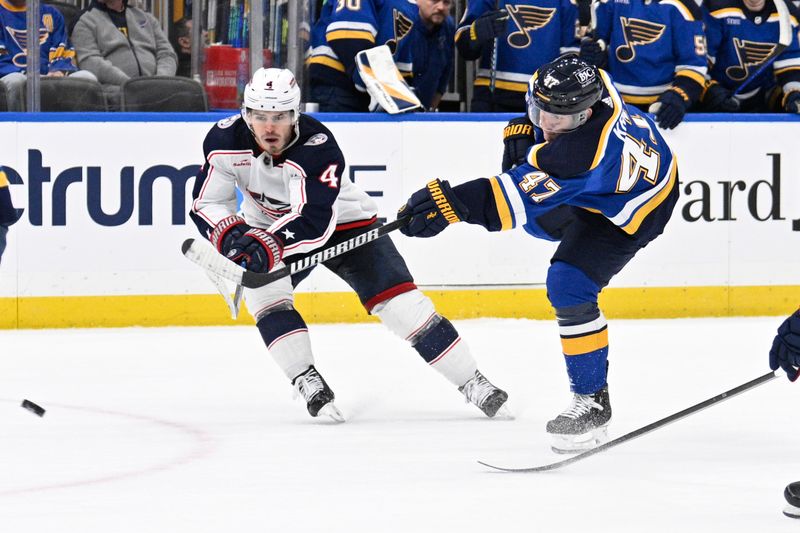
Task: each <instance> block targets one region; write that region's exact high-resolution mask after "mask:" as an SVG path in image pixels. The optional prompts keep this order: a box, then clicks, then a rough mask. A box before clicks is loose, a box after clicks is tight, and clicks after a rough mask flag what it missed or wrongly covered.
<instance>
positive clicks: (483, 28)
mask: <svg viewBox="0 0 800 533" xmlns="http://www.w3.org/2000/svg"><path fill="white" fill-rule="evenodd" d="M507 22H508V11H506V10H505V9H499V10H497V11H489V12H488V13H484V14H483V15H481V16H480V17H478V18H477V19H475V22H473V23H472V24H471V25H470V27H469V39H470V41H472V42H473V43H483V42H486V41H490V40H492V39H494V38H495V37H499V36H501V35H503V34H504V33H505V32H506V23H507Z"/></svg>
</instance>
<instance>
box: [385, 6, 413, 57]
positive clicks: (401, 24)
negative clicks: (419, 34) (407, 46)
mask: <svg viewBox="0 0 800 533" xmlns="http://www.w3.org/2000/svg"><path fill="white" fill-rule="evenodd" d="M392 23H393V25H394V38H393V39H389V40H388V41H386V45H387V46H388V47H389V48H390V49H391V51H392V53H394V52H395V50H397V45H398V43H399V42H400V41H402V40H403V39H404V38H405V37H406V36H407V35H408V34H409V33H411V28H413V27H414V21H412V20H411V19H410V18H408V17H407V16H405V15H404V14H403V13H402V12H401V11H398V10H397V9H392Z"/></svg>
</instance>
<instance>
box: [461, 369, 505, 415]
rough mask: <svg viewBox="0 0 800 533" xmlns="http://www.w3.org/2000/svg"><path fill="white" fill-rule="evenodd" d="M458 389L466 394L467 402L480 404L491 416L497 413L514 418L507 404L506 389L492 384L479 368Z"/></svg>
mask: <svg viewBox="0 0 800 533" xmlns="http://www.w3.org/2000/svg"><path fill="white" fill-rule="evenodd" d="M458 391H459V392H460V393H461V394H463V395H464V398H465V399H466V403H471V404H474V405H476V406H478V409H480V410H481V411H483V412H484V413H485V414H486V416H488V417H489V418H492V417H494V416H495V415H497V414H499V415H500V417H501V418H514V417H513V416H512V415H511V411H509V410H508V406H507V405H505V403H506V400H508V394H507V393H506V391H504V390H502V389H498V388H497V387H495V386H494V385H492V384H491V383H490V382H489V380H488V379H486V378H485V377H484V376H483V374H481V373H480V372H479V371H478V370H476V371H475V375H474V376H472V378H471V379H470V380H469V381H467V382H466V383H464V384H463V385H462V386H460V387H459V388H458Z"/></svg>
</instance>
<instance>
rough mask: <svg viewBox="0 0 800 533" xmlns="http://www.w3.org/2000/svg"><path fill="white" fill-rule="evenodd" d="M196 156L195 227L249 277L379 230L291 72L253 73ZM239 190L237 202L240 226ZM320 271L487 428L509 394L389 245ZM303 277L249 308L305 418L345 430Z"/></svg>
mask: <svg viewBox="0 0 800 533" xmlns="http://www.w3.org/2000/svg"><path fill="white" fill-rule="evenodd" d="M203 151H204V153H205V156H206V161H205V164H204V165H203V166H202V168H201V170H200V173H199V174H198V176H197V179H196V182H195V185H194V191H193V197H194V202H193V203H192V210H191V212H190V215H191V218H192V220H193V221H194V222H195V224H197V227H198V229H199V230H200V232H201V233H202V234H203V235H204V236H206V237H207V238H208V239H209V240H210V241H211V243H212V244H213V245H214V246H215V247H216V248H217V250H218V251H219V252H220V253H221V254H223V255H225V256H226V257H228V258H229V259H231V260H232V261H233V262H235V263H236V264H241V263H244V264H245V267H246V268H247V269H248V270H251V271H253V272H268V271H270V270H272V269H274V268H279V267H281V266H282V265H283V259H285V258H289V259H291V260H293V261H294V260H300V259H302V258H303V257H305V256H306V255H308V254H311V253H313V252H314V251H315V250H318V249H320V248H321V247H323V246H324V245H325V246H333V245H336V244H338V243H340V242H343V241H345V240H347V239H349V238H351V237H353V236H355V235H358V234H360V233H362V232H364V231H367V230H369V229H371V228H376V227H379V226H380V224H379V223H378V222H377V220H376V214H377V207H376V205H375V203H374V201H373V200H372V199H371V198H370V197H369V196H368V195H367V194H366V193H365V192H364V191H362V190H360V189H358V188H357V187H356V186H355V185H354V184H353V182H352V181H351V180H350V179H349V178H347V177H346V174H345V173H344V169H345V160H344V155H343V154H342V152H341V150H340V149H339V145H338V144H337V142H336V139H335V138H334V136H333V134H332V133H331V132H330V130H328V128H326V127H325V126H324V125H322V123H320V122H319V121H317V120H316V119H314V118H312V117H310V116H308V115H304V114H301V113H300V88H299V87H298V86H297V83H296V82H295V78H294V75H293V74H292V73H291V72H290V71H288V70H282V69H275V68H271V69H264V68H262V69H258V70H257V71H256V73H255V74H254V75H253V78H252V79H251V80H250V82H249V83H248V84H247V86H246V87H245V90H244V95H243V102H242V111H241V115H240V116H234V117H230V118H227V119H224V120H222V121H220V122H218V123H217V125H216V126H214V127H213V128H211V131H209V133H208V135H207V136H206V139H205V141H204V143H203ZM237 188H238V189H239V190H240V191H241V193H242V195H243V197H244V200H243V202H242V207H241V215H240V214H239V213H238V212H237V200H236V189H237ZM323 265H324V266H325V267H326V268H328V269H329V270H331V271H332V272H333V273H334V274H336V275H337V276H339V277H340V278H342V279H343V280H344V281H345V282H347V283H348V285H350V286H351V287H352V288H353V290H354V291H355V292H356V293H357V294H358V297H359V299H360V300H361V303H362V304H363V305H364V308H365V309H366V310H367V312H368V313H370V314H373V315H377V316H378V317H379V318H380V319H381V321H382V322H383V324H384V325H385V326H386V327H387V328H388V329H389V330H390V331H392V332H393V333H395V334H396V335H398V336H400V337H401V338H403V339H406V340H407V341H408V342H409V343H410V344H411V345H412V346H413V347H414V349H415V350H416V351H417V352H418V353H419V355H420V356H421V357H422V359H423V360H424V361H425V362H426V363H428V364H429V365H430V366H431V367H433V368H434V369H435V370H437V371H438V372H440V373H441V374H442V375H443V376H444V377H445V378H447V379H448V380H449V381H450V382H451V383H452V384H453V385H455V386H456V387H458V390H459V391H461V393H462V394H464V396H465V398H466V400H467V401H468V402H470V403H473V404H474V405H476V406H477V407H478V408H479V409H481V410H482V411H483V412H484V413H485V414H486V415H487V416H489V417H492V416H494V415H495V414H496V413H497V412H498V410H499V409H500V408H501V407H502V406H503V404H504V403H505V402H506V399H507V398H508V395H507V394H506V393H505V392H504V391H502V390H500V389H498V388H497V387H495V386H494V385H492V384H491V383H490V382H489V381H488V380H487V379H486V378H485V377H484V376H483V375H482V374H481V373H480V372H479V371H478V368H477V364H476V363H475V359H474V358H473V357H472V354H471V353H470V350H469V348H468V347H467V344H466V342H464V341H463V340H462V339H461V337H460V336H459V334H458V332H457V331H456V329H455V327H453V325H452V324H451V323H450V321H449V320H447V319H446V318H445V317H443V316H442V315H440V314H438V313H437V312H436V310H435V309H434V306H433V303H432V302H431V300H430V299H429V298H428V297H427V296H425V295H424V294H423V293H422V292H421V291H420V290H419V289H418V288H417V286H416V285H415V284H414V279H413V278H412V276H411V274H410V273H409V271H408V268H407V267H406V264H405V261H404V260H403V258H402V256H401V255H400V254H399V252H398V251H397V249H396V248H395V246H394V244H393V243H392V241H391V239H390V238H389V237H388V236H387V237H382V238H380V239H377V240H375V241H372V242H370V243H368V244H365V245H363V246H361V247H359V248H355V249H354V250H351V251H350V252H347V253H345V254H342V255H340V256H338V257H334V258H332V259H329V260H328V261H326V262H324V263H323ZM310 272H311V270H305V271H302V272H299V273H297V274H295V275H293V276H291V277H285V278H282V279H280V280H278V281H275V282H273V283H270V284H268V285H265V286H263V287H260V288H257V289H245V291H244V296H245V302H246V304H247V308H248V310H249V311H250V313H251V314H252V315H253V316H254V317H255V320H256V327H257V328H258V331H259V332H260V333H261V336H262V338H263V340H264V343H265V344H266V346H267V350H268V351H269V353H270V355H272V357H273V359H274V360H275V362H276V363H277V364H278V366H279V367H280V368H281V370H282V371H283V372H284V373H285V374H286V377H287V378H288V379H289V380H290V381H291V383H292V385H293V386H294V387H295V388H296V389H297V391H298V392H299V393H300V395H301V396H302V397H303V398H304V399H305V401H306V405H307V408H308V412H309V413H310V414H311V416H317V415H319V414H323V415H327V416H330V417H331V418H333V419H334V420H337V421H343V420H344V418H343V416H342V414H341V412H340V411H339V410H338V409H337V408H336V406H335V404H334V403H333V400H334V393H333V391H332V390H331V388H330V387H329V386H328V384H327V383H326V381H325V380H324V379H323V378H322V375H321V374H320V372H319V371H318V370H317V369H316V367H315V366H314V365H315V360H314V355H313V353H312V351H311V340H310V336H309V333H308V328H307V327H306V324H305V321H304V320H303V317H302V316H300V313H298V312H297V310H296V309H295V307H294V288H295V287H296V286H297V284H299V283H300V282H301V281H302V280H303V279H305V278H306V276H308V275H309V274H310ZM353 342H357V341H356V339H353Z"/></svg>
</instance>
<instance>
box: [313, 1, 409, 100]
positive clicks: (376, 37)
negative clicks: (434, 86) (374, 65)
mask: <svg viewBox="0 0 800 533" xmlns="http://www.w3.org/2000/svg"><path fill="white" fill-rule="evenodd" d="M417 13H418V8H417V5H416V3H414V2H411V1H409V0H326V1H325V3H324V4H323V6H322V11H321V12H320V17H319V19H318V20H317V22H316V23H315V24H314V26H313V27H312V28H311V50H310V51H309V56H308V59H307V60H306V64H307V65H308V67H309V76H310V78H311V79H312V80H315V81H317V82H319V81H322V82H324V83H327V84H329V85H335V86H339V87H344V88H348V89H352V88H353V84H354V80H355V82H356V83H357V82H358V81H359V78H358V77H357V76H356V77H355V79H354V73H355V72H356V65H355V57H356V54H357V53H358V52H360V51H362V50H366V49H367V48H372V47H374V46H379V45H382V44H389V46H390V47H391V48H392V49H393V50H395V53H394V56H393V57H394V60H395V64H396V65H397V68H398V69H399V70H400V73H401V74H402V75H403V76H404V77H405V76H411V58H410V53H411V48H410V47H408V46H404V43H403V41H404V40H407V38H408V37H409V35H410V33H411V28H412V27H413V21H414V20H415V19H416V17H417Z"/></svg>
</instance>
